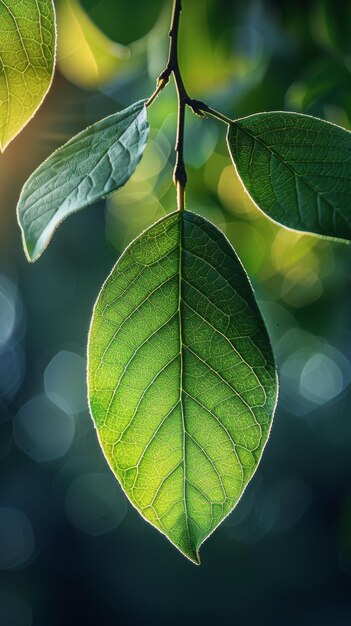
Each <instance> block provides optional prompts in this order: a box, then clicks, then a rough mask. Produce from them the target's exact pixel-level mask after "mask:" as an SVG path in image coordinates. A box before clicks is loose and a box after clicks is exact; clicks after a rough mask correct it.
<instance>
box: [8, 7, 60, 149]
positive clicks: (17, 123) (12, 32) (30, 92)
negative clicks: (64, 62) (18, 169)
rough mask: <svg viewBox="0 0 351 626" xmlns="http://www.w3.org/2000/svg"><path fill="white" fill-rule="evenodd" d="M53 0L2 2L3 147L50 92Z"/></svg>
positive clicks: (53, 44) (53, 48)
mask: <svg viewBox="0 0 351 626" xmlns="http://www.w3.org/2000/svg"><path fill="white" fill-rule="evenodd" d="M55 46H56V28H55V12H54V5H53V2H52V0H25V1H23V2H19V1H18V0H2V1H1V3H0V150H1V151H3V150H5V148H6V146H7V145H8V144H9V143H10V141H11V140H12V139H13V138H14V137H15V136H16V135H17V134H18V133H19V132H20V131H21V130H22V128H23V127H24V126H25V125H26V124H27V122H29V120H30V119H31V118H32V117H33V115H34V113H35V112H36V110H37V109H38V108H39V106H40V105H41V103H42V101H43V99H44V97H45V95H46V93H47V92H48V90H49V88H50V85H51V81H52V77H53V73H54V65H55Z"/></svg>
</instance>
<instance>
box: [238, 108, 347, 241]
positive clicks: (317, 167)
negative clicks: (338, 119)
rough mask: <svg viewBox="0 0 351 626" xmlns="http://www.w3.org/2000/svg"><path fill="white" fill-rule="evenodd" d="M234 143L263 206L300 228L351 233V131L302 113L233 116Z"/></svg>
mask: <svg viewBox="0 0 351 626" xmlns="http://www.w3.org/2000/svg"><path fill="white" fill-rule="evenodd" d="M228 147H229V151H230V153H231V156H232V159H233V162H234V165H235V166H236V169H237V172H238V175H239V177H240V178H241V180H242V183H243V185H244V186H245V187H246V189H247V191H248V193H249V194H250V196H251V197H252V199H253V200H254V202H256V204H257V205H258V207H259V208H260V209H261V210H262V211H263V212H264V213H266V214H267V215H268V216H269V217H270V218H271V219H272V220H274V221H275V222H278V223H279V224H283V225H284V226H288V227H289V228H293V229H296V230H302V231H307V232H311V233H316V234H319V235H324V236H327V237H337V238H340V239H345V240H350V239H351V133H350V132H349V131H347V130H344V129H343V128H340V126H336V125H335V124H331V123H330V122H324V121H323V120H320V119H317V118H314V117H310V116H308V115H301V114H299V113H280V112H273V113H258V114H257V115H250V116H249V117H244V118H243V119H240V120H236V121H235V122H233V123H232V124H231V125H230V127H229V130H228Z"/></svg>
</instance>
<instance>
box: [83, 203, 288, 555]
mask: <svg viewBox="0 0 351 626" xmlns="http://www.w3.org/2000/svg"><path fill="white" fill-rule="evenodd" d="M88 350H89V363H88V383H89V397H90V408H91V412H92V415H93V418H94V421H95V424H96V428H97V432H98V436H99V439H100V442H101V445H102V448H103V450H104V453H105V455H106V458H107V460H108V462H109V464H110V466H111V468H112V470H113V471H114V472H115V474H116V476H117V477H118V479H119V481H120V483H121V485H122V487H123V489H124V490H125V492H126V493H127V495H128V497H129V499H130V500H131V502H132V503H133V504H134V505H135V506H136V508H137V509H138V510H139V511H140V512H141V513H142V515H143V516H144V517H145V518H146V519H147V520H148V521H149V522H151V523H152V524H153V525H154V526H156V527H157V528H158V529H159V530H160V531H161V532H162V533H164V534H165V535H166V536H167V537H168V538H169V539H170V540H171V541H172V542H173V543H174V544H175V545H176V546H177V547H178V548H179V549H180V550H181V551H182V552H183V553H184V554H185V555H186V556H187V557H188V558H190V559H191V560H193V561H194V562H195V563H199V547H200V545H201V543H202V542H203V541H204V540H205V539H206V537H208V536H209V535H210V534H211V533H212V531H213V530H214V529H215V528H216V526H217V525H218V524H219V523H220V522H221V521H222V520H223V518H224V517H225V516H226V515H227V514H228V513H229V512H230V511H231V510H232V508H233V507H234V506H235V504H236V503H237V502H238V500H239V498H240V496H241V494H242V492H243V490H244V488H245V486H246V485H247V483H248V481H249V479H250V478H251V476H252V474H253V472H254V471H255V469H256V467H257V464H258V462H259V460H260V457H261V454H262V450H263V448H264V445H265V443H266V440H267V437H268V434H269V430H270V425H271V421H272V416H273V413H274V408H275V403H276V396H277V380H276V374H275V366H274V360H273V356H272V351H271V347H270V342H269V339H268V336H267V333H266V330H265V327H264V323H263V320H262V318H261V315H260V313H259V310H258V308H257V305H256V302H255V299H254V295H253V292H252V288H251V285H250V282H249V280H248V278H247V276H246V273H245V271H244V269H243V267H242V265H241V263H240V261H239V260H238V258H237V256H236V255H235V252H234V250H233V248H232V247H231V245H230V244H229V242H228V240H227V239H226V238H225V236H224V235H223V234H222V233H221V232H220V231H219V230H217V228H215V227H214V226H213V225H212V224H211V223H210V222H208V221H206V220H204V219H203V218H201V217H198V216H196V215H194V214H193V213H188V212H184V213H179V212H177V213H172V214H171V215H169V216H168V217H167V218H164V219H162V220H161V221H159V222H157V223H156V224H155V225H154V226H152V227H151V228H149V229H148V230H147V231H145V232H144V233H143V234H142V235H140V236H139V237H138V238H137V239H136V240H135V241H134V242H133V243H132V244H131V245H130V246H129V247H128V248H127V250H126V251H125V253H124V254H123V255H122V257H121V259H120V260H119V261H118V262H117V264H116V266H115V267H114V269H113V271H112V273H111V274H110V276H109V278H108V279H107V281H106V283H105V285H104V286H103V288H102V291H101V293H100V295H99V297H98V300H97V303H96V306H95V310H94V314H93V319H92V324H91V330H90V339H89V348H88Z"/></svg>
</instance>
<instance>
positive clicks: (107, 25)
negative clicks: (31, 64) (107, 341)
mask: <svg viewBox="0 0 351 626" xmlns="http://www.w3.org/2000/svg"><path fill="white" fill-rule="evenodd" d="M170 5H171V2H170V0H167V1H163V2H162V1H161V0H148V2H145V1H144V0H133V1H132V2H125V1H123V0H99V1H97V0H81V2H80V3H79V2H78V0H60V2H57V14H58V33H59V48H58V69H57V72H56V77H55V81H54V84H53V87H52V89H51V92H50V93H49V95H48V97H47V98H46V101H45V103H44V105H43V107H42V108H41V110H40V111H39V113H38V114H37V115H36V117H35V118H34V120H33V121H32V122H31V123H30V125H29V126H28V127H27V128H26V129H25V130H24V131H23V132H22V134H21V135H20V136H19V137H18V138H17V139H16V141H14V142H13V143H12V144H11V146H10V147H9V148H8V149H7V150H6V153H5V154H4V155H1V157H0V190H1V196H0V197H1V209H0V210H1V217H0V220H1V221H0V224H1V228H0V259H1V267H0V398H1V399H0V428H1V436H0V459H1V483H0V616H1V619H0V623H1V625H2V626H7V625H9V626H10V625H11V626H30V625H31V624H33V625H35V626H37V625H38V626H48V625H49V624H50V626H56V624H57V625H60V626H62V624H76V623H84V624H111V623H126V624H139V623H150V624H157V623H163V622H167V623H168V624H179V623H184V624H193V623H202V624H207V623H213V622H214V620H216V623H220V622H221V620H225V621H226V623H229V624H231V623H236V622H237V621H245V622H246V623H247V624H253V623H256V621H258V620H259V621H260V622H261V623H262V624H270V625H271V624H277V625H279V626H280V624H282V623H284V625H285V626H297V625H298V626H305V625H306V626H307V625H308V626H324V625H325V626H330V624H333V626H349V624H350V623H351V598H350V582H351V581H350V578H351V487H350V483H351V481H350V479H351V454H350V453H351V418H350V415H351V393H350V390H351V387H350V382H351V366H350V357H351V342H350V331H351V326H350V309H351V307H350V287H351V278H350V270H349V268H350V248H349V247H348V246H346V245H344V244H340V243H339V244H338V243H334V242H331V241H327V240H322V239H320V238H317V237H313V236H308V235H301V234H299V233H296V232H291V231H288V230H284V229H283V228H280V227H279V226H277V225H275V224H273V223H272V222H270V221H269V220H268V219H266V218H265V217H263V215H262V214H261V213H260V211H259V210H258V209H257V208H256V207H255V206H254V205H253V203H252V202H251V201H250V200H249V198H248V196H247V195H245V193H244V192H243V190H242V188H241V185H240V183H239V182H238V180H237V178H236V175H235V172H234V169H233V167H232V165H231V163H230V160H229V157H228V154H227V150H226V144H225V127H224V126H223V125H221V124H220V123H217V122H216V121H214V120H202V119H200V118H197V117H195V116H193V115H192V114H191V113H190V112H189V114H188V115H187V129H186V161H187V165H188V175H189V187H188V194H187V202H188V207H189V209H191V210H194V211H197V212H198V213H200V214H202V215H204V216H205V217H207V218H209V219H211V220H212V221H213V222H214V223H215V224H217V225H218V226H219V227H220V228H222V229H223V230H224V232H225V233H226V234H227V236H228V237H229V239H230V240H231V242H232V243H233V245H234V246H235V248H236V250H237V252H238V254H239V255H240V258H241V259H242V262H243V264H244V266H245V267H246V269H247V271H248V273H249V275H250V277H251V279H252V281H253V284H254V287H255V289H256V294H257V296H258V299H259V302H260V305H261V308H262V311H263V313H264V316H265V319H266V322H267V326H268V328H269V331H270V335H271V337H272V342H273V346H274V350H275V354H276V357H277V362H278V366H279V371H280V386H281V391H280V400H279V405H278V410H277V414H276V418H275V423H274V426H273V430H272V435H271V438H270V441H269V443H268V445H267V448H266V451H265V454H264V456H263V459H262V463H261V466H260V468H259V470H258V472H257V474H256V476H255V477H254V479H253V480H252V483H251V484H250V485H249V487H248V489H247V491H246V492H245V494H244V496H243V498H242V500H241V502H240V504H239V505H238V507H237V509H236V510H235V511H234V512H233V513H232V514H231V515H230V516H229V517H228V518H227V519H226V520H225V522H224V523H223V524H222V526H221V527H220V528H219V529H218V530H217V531H216V533H215V534H214V535H213V536H212V537H211V538H210V539H209V541H208V542H207V543H206V544H205V546H204V547H203V550H202V558H203V565H202V566H201V568H195V567H194V566H193V565H192V564H190V563H188V562H187V561H186V560H185V559H184V558H183V557H181V556H180V555H179V554H178V553H177V552H176V551H175V549H174V548H172V547H171V546H170V545H169V544H168V542H166V540H165V539H164V538H162V537H161V535H159V534H158V533H157V532H156V531H155V530H154V529H152V528H151V527H150V526H149V525H148V524H146V523H145V522H144V521H143V520H142V519H141V518H140V517H139V515H138V514H137V513H136V512H135V511H134V509H132V507H131V506H130V505H129V504H128V503H127V501H126V498H125V497H124V495H123V494H122V493H121V490H120V488H119V486H118V484H117V483H116V481H115V480H114V478H113V476H112V475H111V474H110V472H109V470H108V469H107V466H106V462H105V460H104V457H103V455H102V453H101V451H100V449H99V446H98V443H97V440H96V436H95V433H94V429H93V426H92V422H91V420H90V417H89V414H88V411H87V402H86V383H85V348H86V339H87V331H88V327H89V321H90V316H91V311H92V306H93V304H94V301H95V299H96V296H97V293H98V291H99V288H100V285H101V283H102V282H103V280H104V279H105V277H106V275H107V273H108V272H109V271H110V269H111V267H112V265H113V264H114V263H115V261H116V259H117V257H118V255H119V254H120V253H121V251H122V250H123V248H124V246H125V245H126V244H127V243H129V242H130V240H131V239H132V238H133V237H135V236H136V235H137V234H139V233H140V231H141V230H142V229H144V228H146V227H147V226H148V225H150V224H151V223H152V222H153V221H155V220H156V219H158V218H159V217H161V216H163V215H164V214H165V213H167V212H170V211H172V210H174V208H175V194H174V190H173V187H172V182H171V178H172V167H173V164H174V149H173V146H174V135H175V127H176V100H175V92H174V88H173V86H172V85H170V86H169V87H168V88H167V89H166V90H165V91H164V92H163V93H162V95H161V96H160V97H159V99H158V100H157V101H156V103H155V104H154V105H153V106H152V108H151V109H150V122H151V126H152V131H151V139H150V142H149V145H148V147H147V149H146V152H145V155H144V157H143V160H142V162H141V164H140V166H139V168H138V169H137V171H136V172H135V175H134V176H133V177H132V179H131V180H130V181H129V182H128V184H127V185H126V186H125V187H124V188H123V189H122V190H121V191H119V192H117V193H116V194H114V195H112V196H110V197H109V198H108V200H107V201H106V202H100V203H99V204H98V205H96V206H94V207H91V208H89V209H87V210H85V211H83V212H81V213H79V214H77V215H75V216H73V217H71V218H70V219H69V220H68V221H67V222H65V224H64V225H63V226H62V227H61V228H60V230H59V232H58V233H57V234H56V235H55V236H54V239H53V241H52V242H51V244H50V246H49V248H48V250H47V251H46V252H45V254H44V255H43V257H42V258H41V259H40V260H39V262H38V263H36V264H35V265H28V264H27V263H26V261H25V258H24V254H23V252H22V248H21V241H20V234H19V230H18V228H17V225H16V217H15V206H16V201H17V198H18V194H19V191H20V188H21V186H22V185H23V183H24V181H25V179H26V178H27V176H28V175H29V174H30V173H31V172H32V171H33V170H34V168H35V167H36V166H37V165H38V164H39V163H40V162H41V161H42V160H43V159H44V157H46V156H47V155H48V154H50V153H51V152H52V150H53V149H55V148H56V147H58V146H59V145H61V144H62V143H63V142H64V141H66V140H68V139H69V138H70V137H71V136H72V135H73V134H74V133H76V132H78V131H79V130H81V129H83V128H84V127H85V126H86V125H88V124H90V123H92V122H94V121H96V120H98V119H99V118H101V117H103V116H105V115H108V114H110V113H112V112H114V111H116V110H119V109H121V108H123V107H125V106H127V105H129V104H131V103H132V102H134V101H135V100H137V99H139V98H142V97H147V96H148V95H149V94H150V93H151V92H152V91H153V88H154V82H155V79H156V77H157V75H158V73H159V72H160V71H161V70H162V69H163V67H164V64H165V60H166V56H167V47H168V41H167V31H168V24H169V18H170V8H171V7H170ZM183 5H184V11H183V17H182V25H181V37H180V57H181V65H182V70H183V75H184V80H185V82H186V85H187V86H188V88H189V91H190V93H191V95H193V96H195V97H199V98H202V99H204V100H205V101H207V102H208V103H209V104H211V105H212V106H214V107H215V108H217V109H219V110H222V111H223V112H224V113H226V114H227V115H229V116H232V117H239V116H244V115H248V114H251V113H255V112H259V111H269V110H277V109H286V110H295V111H303V112H304V113H308V114H313V115H317V116H319V117H322V118H325V119H328V120H330V121H332V122H335V123H337V124H341V125H343V126H345V127H346V128H350V125H351V37H350V34H351V2H350V1H349V0H346V1H344V2H338V1H337V0H334V2H328V0H309V1H307V0H306V1H305V2H303V3H300V4H299V3H297V2H296V1H292V0H285V1H284V2H279V1H278V0H267V1H265V2H263V1H261V2H260V1H259V0H236V1H235V2H228V1H227V0H184V2H183Z"/></svg>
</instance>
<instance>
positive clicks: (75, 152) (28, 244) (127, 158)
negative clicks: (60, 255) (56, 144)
mask: <svg viewBox="0 0 351 626" xmlns="http://www.w3.org/2000/svg"><path fill="white" fill-rule="evenodd" d="M148 136H149V125H148V123H147V119H146V108H145V101H144V100H141V101H140V102H136V103H135V104H133V105H132V106H130V107H128V108H127V109H125V110H124V111H120V112H119V113H115V114H114V115H110V116H109V117H106V118H105V119H103V120H100V121H99V122H97V123H96V124H93V125H92V126H90V127H89V128H86V129H85V130H83V131H82V132H81V133H79V134H78V135H76V137H73V139H71V140H70V141H69V142H68V143H66V144H65V145H64V146H62V147H61V148H59V149H58V150H56V152H54V153H53V154H52V155H51V156H50V157H49V158H48V159H47V160H46V161H44V163H42V164H41V165H40V166H39V167H38V169H37V170H36V171H35V172H34V173H33V174H32V175H31V177H30V178H29V179H28V181H27V182H26V184H25V185H24V187H23V190H22V193H21V197H20V199H19V202H18V207H17V212H18V221H19V224H20V226H21V229H22V235H23V245H24V248H25V251H26V254H27V257H28V259H29V260H30V261H35V260H36V259H37V258H38V257H39V256H40V255H41V254H42V252H43V251H44V250H45V248H46V246H47V245H48V243H49V241H50V239H51V237H52V235H53V233H54V231H55V230H56V228H57V227H58V226H59V224H61V222H62V221H63V220H64V219H65V218H66V217H68V215H71V214H72V213H75V212H76V211H79V210H80V209H83V208H84V207H86V206H88V205H90V204H92V203H93V202H95V201H96V200H99V199H101V198H103V197H105V196H106V195H108V194H109V193H111V192H112V191H116V189H118V188H119V187H121V186H122V185H124V183H125V182H126V181H127V180H128V179H129V178H130V176H131V175H132V174H133V172H134V170H135V168H136V166H137V165H138V163H139V161H140V159H141V156H142V153H143V150H144V148H145V145H146V142H147V139H148Z"/></svg>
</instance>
